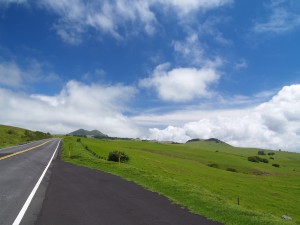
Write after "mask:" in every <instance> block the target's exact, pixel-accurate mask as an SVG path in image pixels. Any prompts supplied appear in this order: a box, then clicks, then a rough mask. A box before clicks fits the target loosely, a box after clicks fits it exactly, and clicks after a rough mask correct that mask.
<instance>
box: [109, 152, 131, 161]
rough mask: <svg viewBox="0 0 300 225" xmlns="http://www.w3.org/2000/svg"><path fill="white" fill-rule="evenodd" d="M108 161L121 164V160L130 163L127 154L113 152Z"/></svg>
mask: <svg viewBox="0 0 300 225" xmlns="http://www.w3.org/2000/svg"><path fill="white" fill-rule="evenodd" d="M107 160H108V161H113V162H119V160H120V162H122V163H123V162H128V161H129V156H128V155H126V153H125V152H119V151H113V152H110V153H109V155H108V159H107Z"/></svg>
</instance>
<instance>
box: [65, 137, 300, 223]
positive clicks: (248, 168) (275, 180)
mask: <svg viewBox="0 0 300 225" xmlns="http://www.w3.org/2000/svg"><path fill="white" fill-rule="evenodd" d="M77 139H78V138H77V137H76V138H75V137H64V138H63V144H64V147H63V152H62V158H63V159H64V160H65V161H68V162H71V163H74V164H77V165H82V166H87V167H90V168H95V169H99V170H102V171H106V172H109V173H112V174H116V175H118V176H121V177H124V178H125V179H127V180H132V181H134V182H136V183H138V184H140V185H142V186H144V187H145V188H147V189H149V190H152V191H155V192H158V193H160V194H162V195H165V196H167V197H168V198H169V199H171V200H172V201H173V202H175V203H178V204H180V205H182V206H184V207H186V208H188V209H189V210H190V211H192V212H194V213H197V214H201V215H204V216H206V217H209V218H211V219H213V220H217V221H220V222H223V223H225V224H232V225H250V224H251V225H273V224H274V225H280V224H287V225H288V224H289V225H292V224H300V213H299V206H300V154H297V153H288V152H279V151H276V152H275V155H273V156H268V155H266V156H260V157H262V158H266V159H268V160H269V163H262V162H260V163H255V162H249V161H248V160H247V157H248V156H255V155H257V152H258V149H246V148H235V147H231V146H229V145H226V144H220V143H211V142H205V141H199V142H191V143H187V144H160V143H153V142H145V141H124V140H122V141H121V140H114V141H112V140H97V139H92V138H90V139H86V138H81V139H80V142H79V140H78V141H77ZM115 150H118V151H123V152H125V153H126V154H128V155H129V156H130V161H129V163H124V164H123V163H122V164H118V163H114V162H108V161H106V160H104V159H101V158H106V157H107V156H108V153H109V152H111V151H115ZM270 152H273V151H268V150H265V153H270ZM270 157H274V160H273V159H270ZM273 163H277V164H279V165H280V167H279V168H276V167H273V166H272V164H273ZM208 164H210V165H211V166H212V165H213V166H214V167H218V168H214V167H210V166H208ZM228 168H231V169H235V170H236V171H237V172H230V171H227V170H228ZM238 198H239V200H240V205H238V204H237V199H238ZM282 215H288V216H291V217H292V218H293V220H292V221H285V220H283V219H281V216H282Z"/></svg>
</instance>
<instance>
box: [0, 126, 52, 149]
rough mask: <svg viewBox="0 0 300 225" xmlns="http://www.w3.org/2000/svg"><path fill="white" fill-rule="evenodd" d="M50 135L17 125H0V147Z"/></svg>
mask: <svg viewBox="0 0 300 225" xmlns="http://www.w3.org/2000/svg"><path fill="white" fill-rule="evenodd" d="M50 137H51V135H50V134H46V133H42V132H39V131H30V130H26V129H22V128H18V127H12V126H5V125H0V148H2V147H3V148H5V147H9V146H14V145H18V144H22V143H26V142H29V141H35V140H41V139H46V138H50Z"/></svg>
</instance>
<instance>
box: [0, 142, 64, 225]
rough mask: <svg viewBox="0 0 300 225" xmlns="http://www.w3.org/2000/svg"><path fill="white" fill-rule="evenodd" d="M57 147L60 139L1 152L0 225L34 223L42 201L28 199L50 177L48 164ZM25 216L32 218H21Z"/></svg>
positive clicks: (6, 149) (1, 150) (33, 143)
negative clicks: (25, 221) (45, 178)
mask: <svg viewBox="0 0 300 225" xmlns="http://www.w3.org/2000/svg"><path fill="white" fill-rule="evenodd" d="M59 143H60V139H50V140H42V141H36V142H31V143H28V144H25V145H20V146H15V147H10V148H4V149H0V225H9V224H14V225H17V224H28V223H24V219H25V220H27V221H35V218H34V217H36V216H37V214H38V212H39V209H40V207H41V204H42V200H40V201H36V200H35V202H34V201H33V202H31V199H32V197H33V196H35V194H36V192H35V191H37V193H38V192H39V189H43V188H41V186H43V185H44V186H45V184H44V183H43V182H45V181H43V178H44V176H46V177H47V176H48V177H49V174H48V173H49V170H48V168H49V166H50V165H51V163H50V161H51V159H53V158H54V157H55V156H56V150H57V149H58V145H59ZM42 181H43V182H42ZM40 183H42V185H40ZM44 189H46V188H45V187H44ZM37 204H40V205H37ZM27 208H28V210H27ZM31 208H32V209H31ZM35 209H36V211H34V210H35ZM26 212H27V214H28V212H30V213H31V215H26V216H25V217H23V216H24V214H26Z"/></svg>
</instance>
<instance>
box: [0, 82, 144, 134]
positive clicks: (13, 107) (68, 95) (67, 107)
mask: <svg viewBox="0 0 300 225" xmlns="http://www.w3.org/2000/svg"><path fill="white" fill-rule="evenodd" d="M134 94H135V89H134V88H132V87H129V86H123V85H115V86H105V85H96V84H94V85H86V84H83V83H80V82H77V81H69V82H68V83H67V84H66V85H65V86H64V88H63V89H62V91H61V92H60V93H59V94H58V95H55V96H47V95H27V94H25V93H21V92H13V91H10V90H7V89H4V88H0V106H1V114H0V123H1V124H8V125H15V126H19V127H25V128H28V129H34V130H42V131H49V132H51V133H62V134H64V133H68V132H71V131H73V130H75V129H78V128H85V129H99V130H101V131H102V132H104V133H107V134H108V135H111V136H120V137H137V136H138V135H139V133H140V130H139V128H138V127H136V126H135V124H134V123H133V122H132V121H131V120H130V118H128V117H126V116H124V112H125V111H127V107H126V103H128V101H129V100H130V99H131V98H132V97H133V96H134Z"/></svg>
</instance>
